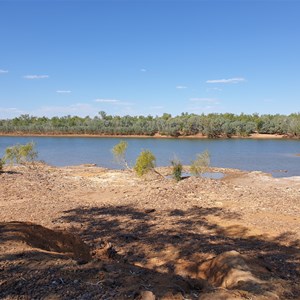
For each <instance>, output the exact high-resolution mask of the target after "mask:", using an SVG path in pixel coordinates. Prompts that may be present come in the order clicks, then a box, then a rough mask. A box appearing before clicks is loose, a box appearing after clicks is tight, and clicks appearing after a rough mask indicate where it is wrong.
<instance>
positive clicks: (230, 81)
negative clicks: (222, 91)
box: [206, 77, 246, 83]
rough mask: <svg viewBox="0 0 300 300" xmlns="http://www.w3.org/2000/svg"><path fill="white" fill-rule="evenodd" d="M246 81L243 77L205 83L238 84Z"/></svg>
mask: <svg viewBox="0 0 300 300" xmlns="http://www.w3.org/2000/svg"><path fill="white" fill-rule="evenodd" d="M245 80H246V79H245V78H243V77H234V78H228V79H213V80H206V83H239V82H243V81H245Z"/></svg>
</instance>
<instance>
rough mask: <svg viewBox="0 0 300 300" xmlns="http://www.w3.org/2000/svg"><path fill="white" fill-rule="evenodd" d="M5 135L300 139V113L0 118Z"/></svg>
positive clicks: (100, 113)
mask: <svg viewBox="0 0 300 300" xmlns="http://www.w3.org/2000/svg"><path fill="white" fill-rule="evenodd" d="M0 134H1V135H46V136H51V135H55V136H57V135H64V136H74V135H75V136H99V137H101V136H104V137H112V136H113V137H115V136H122V137H143V136H145V137H149V136H151V137H157V138H160V137H164V138H165V137H184V138H186V137H189V138H205V137H208V138H234V137H250V138H251V137H252V138H281V137H287V138H299V137H300V113H294V114H290V115H279V114H276V115H259V114H251V115H248V114H240V115H235V114H231V113H225V114H208V115H204V114H202V115H196V114H188V113H182V114H181V115H179V116H174V117H173V116H172V115H171V114H168V113H164V114H163V115H162V116H155V117H153V116H150V115H149V116H129V115H126V116H122V117H121V116H111V115H107V114H106V113H105V112H104V111H100V112H99V114H98V115H97V116H95V117H93V118H92V117H90V116H86V117H78V116H64V117H52V118H47V117H35V116H29V115H21V116H19V117H16V118H13V119H5V120H4V119H2V120H0Z"/></svg>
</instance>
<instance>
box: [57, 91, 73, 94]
mask: <svg viewBox="0 0 300 300" xmlns="http://www.w3.org/2000/svg"><path fill="white" fill-rule="evenodd" d="M56 93H58V94H70V93H71V91H68V90H58V91H56Z"/></svg>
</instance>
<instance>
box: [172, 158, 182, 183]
mask: <svg viewBox="0 0 300 300" xmlns="http://www.w3.org/2000/svg"><path fill="white" fill-rule="evenodd" d="M171 164H172V167H173V168H172V176H173V178H174V179H175V180H176V181H180V180H181V174H182V163H181V162H180V161H179V160H178V159H173V160H172V161H171Z"/></svg>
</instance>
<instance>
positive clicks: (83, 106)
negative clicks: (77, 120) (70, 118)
mask: <svg viewBox="0 0 300 300" xmlns="http://www.w3.org/2000/svg"><path fill="white" fill-rule="evenodd" d="M30 114H32V115H36V116H65V115H78V116H86V115H93V114H95V108H94V107H93V106H92V105H90V104H87V103H75V104H71V105H65V106H63V105H62V106H42V107H40V108H38V109H36V110H34V111H32V112H30Z"/></svg>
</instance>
